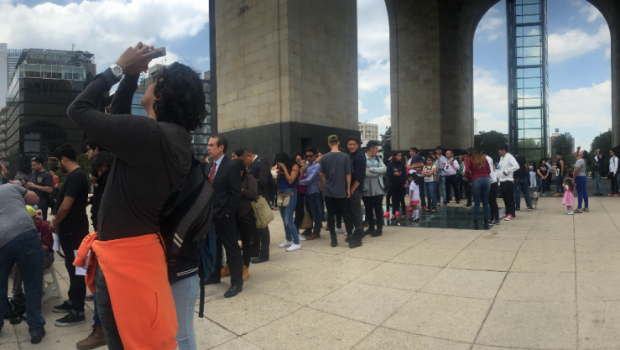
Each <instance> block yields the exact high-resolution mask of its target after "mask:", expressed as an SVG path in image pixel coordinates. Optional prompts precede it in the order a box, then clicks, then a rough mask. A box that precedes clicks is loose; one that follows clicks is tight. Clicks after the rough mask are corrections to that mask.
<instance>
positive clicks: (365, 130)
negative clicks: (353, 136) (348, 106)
mask: <svg viewBox="0 0 620 350" xmlns="http://www.w3.org/2000/svg"><path fill="white" fill-rule="evenodd" d="M358 124H359V131H360V136H361V138H362V140H363V141H370V140H374V141H379V125H377V124H369V123H358Z"/></svg>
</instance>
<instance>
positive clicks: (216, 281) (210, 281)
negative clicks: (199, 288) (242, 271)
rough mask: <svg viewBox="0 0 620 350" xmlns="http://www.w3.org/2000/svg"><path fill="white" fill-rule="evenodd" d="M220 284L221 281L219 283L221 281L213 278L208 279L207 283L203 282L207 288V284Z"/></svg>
mask: <svg viewBox="0 0 620 350" xmlns="http://www.w3.org/2000/svg"><path fill="white" fill-rule="evenodd" d="M220 270H221V268H220ZM221 282H222V281H221V280H219V279H215V278H213V279H212V278H208V279H207V281H206V282H205V285H206V286H207V285H209V284H219V283H221Z"/></svg>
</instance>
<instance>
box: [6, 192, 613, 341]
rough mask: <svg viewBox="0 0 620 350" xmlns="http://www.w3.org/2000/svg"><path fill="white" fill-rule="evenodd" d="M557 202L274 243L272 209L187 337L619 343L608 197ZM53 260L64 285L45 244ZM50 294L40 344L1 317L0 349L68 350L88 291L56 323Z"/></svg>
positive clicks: (79, 332)
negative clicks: (252, 250)
mask: <svg viewBox="0 0 620 350" xmlns="http://www.w3.org/2000/svg"><path fill="white" fill-rule="evenodd" d="M499 202H500V203H501V200H500V201H499ZM560 202H561V198H549V197H547V198H541V199H540V201H539V203H538V209H537V210H535V211H529V212H528V211H521V212H518V213H517V215H518V218H517V220H515V221H512V222H502V224H501V225H500V226H499V227H492V228H491V230H489V231H473V230H455V229H427V228H411V227H393V226H390V227H387V228H386V229H385V231H384V234H383V236H382V237H378V238H371V237H367V238H365V239H364V246H363V247H360V248H357V249H353V250H351V249H349V248H348V247H347V245H346V244H345V243H344V236H342V235H339V242H340V245H339V246H338V247H337V248H331V247H330V245H329V243H330V240H329V238H328V237H329V236H328V235H327V234H324V235H323V238H321V239H319V240H316V241H307V242H302V250H301V251H297V252H292V253H286V252H285V251H284V249H280V248H278V246H277V244H279V243H281V241H283V239H284V233H283V228H282V221H281V220H280V219H279V217H277V219H276V221H275V222H274V223H273V224H272V225H271V226H270V228H271V232H272V247H271V260H270V261H269V262H267V263H263V264H259V265H252V266H250V278H249V279H248V281H247V282H246V283H245V284H244V290H243V292H242V293H241V294H239V295H238V296H237V297H235V298H232V299H224V298H223V294H224V292H225V291H226V289H227V288H228V286H229V282H228V278H227V279H225V280H224V282H223V283H222V284H220V285H215V286H208V287H207V289H206V293H207V304H206V307H205V314H206V318H204V319H198V318H196V324H195V329H196V333H197V339H198V348H199V349H217V350H224V349H226V350H232V349H239V350H254V349H308V350H317V349H390V350H394V349H442V350H443V349H446V350H448V349H449V350H460V349H463V350H467V349H474V350H500V349H506V348H510V349H620V332H619V329H620V293H619V291H620V231H619V229H618V227H620V217H619V216H618V215H616V214H615V213H618V212H619V211H620V199H619V198H607V197H604V198H599V197H593V198H590V209H591V212H590V213H583V214H576V215H575V216H567V215H565V214H564V212H565V208H564V207H562V205H561V204H560ZM522 208H525V206H524V205H522ZM55 268H56V271H57V273H58V275H59V276H60V277H61V278H62V280H61V287H62V289H63V293H66V291H67V288H68V284H67V275H66V272H65V269H64V265H63V262H62V260H61V259H60V258H59V257H58V256H57V261H56V263H55ZM48 277H49V276H48ZM60 302H61V299H55V298H52V299H48V300H47V301H46V302H45V304H44V306H43V312H44V317H45V319H46V321H47V326H46V331H47V336H46V337H45V338H44V339H43V342H42V343H41V344H40V345H32V344H30V342H29V341H30V336H29V335H28V330H27V325H26V324H25V323H22V324H20V325H17V326H12V325H10V324H8V322H6V324H5V327H4V329H3V330H2V332H1V334H0V349H2V350H16V349H45V350H56V349H75V343H76V342H77V341H78V340H80V339H82V338H84V337H86V335H88V333H89V328H90V327H91V325H92V321H91V318H92V314H93V313H92V302H87V307H88V308H89V309H88V311H87V319H88V322H87V323H86V324H83V325H80V326H76V327H69V328H59V327H55V326H54V325H53V322H54V320H55V319H56V318H57V317H58V316H59V315H58V314H53V313H52V306H53V305H54V304H57V303H60ZM196 310H198V307H196ZM138 312H139V311H138Z"/></svg>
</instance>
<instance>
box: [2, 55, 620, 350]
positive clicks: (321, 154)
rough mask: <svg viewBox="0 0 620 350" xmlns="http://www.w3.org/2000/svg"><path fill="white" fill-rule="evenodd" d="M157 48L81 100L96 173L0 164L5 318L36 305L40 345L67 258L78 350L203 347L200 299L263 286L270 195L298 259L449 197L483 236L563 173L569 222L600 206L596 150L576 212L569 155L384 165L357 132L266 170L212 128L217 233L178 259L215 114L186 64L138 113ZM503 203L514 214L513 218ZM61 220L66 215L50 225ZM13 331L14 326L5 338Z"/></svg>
mask: <svg viewBox="0 0 620 350" xmlns="http://www.w3.org/2000/svg"><path fill="white" fill-rule="evenodd" d="M157 54H158V52H157V50H154V49H153V47H152V46H146V45H142V44H141V43H140V44H138V45H137V46H136V47H133V48H129V49H128V50H127V51H125V53H123V55H121V57H120V58H119V59H118V61H117V62H116V63H115V64H114V65H113V66H112V67H110V68H109V69H107V70H106V71H104V72H103V73H101V74H99V75H97V76H96V77H95V79H94V80H93V81H92V83H90V84H89V85H88V87H87V88H86V89H85V90H84V92H83V93H81V94H80V95H79V96H78V97H77V98H76V100H75V101H74V103H73V104H72V105H71V106H70V108H69V110H68V116H69V118H71V119H72V120H73V121H74V122H75V123H76V124H77V125H78V126H79V127H80V128H82V130H84V132H85V133H86V134H87V135H89V137H91V139H89V140H88V141H87V142H86V145H85V148H86V153H87V156H88V159H89V161H90V162H91V166H92V172H91V173H90V174H86V172H85V171H84V169H83V168H82V167H80V166H79V164H78V163H77V153H76V151H75V150H74V149H73V147H72V146H70V145H68V144H67V145H62V146H60V147H58V149H56V150H55V151H54V152H53V157H55V158H56V159H57V160H58V162H57V164H56V165H57V168H55V169H56V170H57V171H60V172H62V174H63V175H64V179H63V181H62V183H61V182H60V179H59V177H58V176H56V174H55V173H53V172H52V171H51V170H50V171H49V172H48V171H46V170H45V169H44V165H43V161H42V160H41V159H39V158H32V161H31V165H32V174H31V175H30V176H27V175H26V174H25V172H20V173H18V174H17V175H16V176H15V177H14V178H13V179H12V180H9V177H8V171H7V169H6V168H5V167H4V166H3V165H2V164H1V163H0V167H2V169H1V170H2V176H1V177H0V179H1V180H2V183H3V184H5V183H8V185H5V186H0V198H1V200H0V309H3V310H6V311H5V317H7V316H8V317H7V318H9V320H10V322H11V323H18V322H21V320H22V318H20V314H23V313H24V312H25V314H26V317H25V319H26V322H27V324H28V326H29V332H30V335H31V342H32V343H33V344H37V343H40V342H41V341H42V339H43V337H44V336H45V328H44V326H45V324H46V322H45V320H44V319H43V317H42V316H41V298H42V288H41V281H42V278H43V271H44V269H47V268H49V267H50V266H51V265H52V263H53V261H54V253H53V251H54V250H58V251H62V252H64V258H65V268H66V270H67V274H68V276H69V286H70V287H69V291H68V299H67V300H65V301H63V303H62V304H59V305H56V306H54V307H53V312H55V313H62V314H65V315H64V316H63V317H60V318H58V319H57V320H56V321H55V325H56V326H58V327H67V326H73V325H77V324H82V323H85V322H86V318H85V312H84V310H85V300H88V299H92V300H93V304H94V317H93V327H92V331H91V333H90V334H89V335H88V336H87V337H86V338H85V339H83V340H81V341H80V342H78V343H77V344H76V347H77V348H78V349H94V348H97V347H100V346H103V345H107V346H108V347H109V348H110V349H113V350H115V349H137V348H140V349H162V350H165V349H174V348H176V347H177V346H178V348H179V349H183V350H192V349H196V340H195V335H194V317H195V313H194V306H195V305H196V300H197V298H198V291H199V288H200V287H202V286H203V285H205V284H206V285H209V284H216V283H221V279H222V277H226V276H230V287H229V288H228V289H227V291H226V292H225V294H224V297H225V298H231V297H234V296H236V295H238V294H239V293H241V292H242V291H243V284H244V282H245V281H246V280H247V279H248V278H249V277H250V272H249V271H250V269H249V268H250V264H260V263H264V262H267V261H269V246H270V241H271V237H270V231H269V225H268V224H264V225H259V224H258V223H257V222H258V221H260V220H262V219H263V218H262V217H259V216H260V215H261V214H259V213H258V212H257V209H256V206H257V203H258V202H259V201H260V200H261V197H262V199H266V202H269V203H271V206H272V207H273V209H274V210H277V211H279V213H280V217H281V219H282V222H283V226H284V231H285V240H284V242H282V243H281V244H280V245H279V247H280V248H282V249H286V251H287V252H295V251H297V250H300V249H301V248H302V242H303V241H309V240H318V239H320V238H321V237H322V231H323V230H326V231H327V232H329V235H330V245H331V246H332V247H336V246H338V245H339V244H340V242H339V238H338V234H339V233H343V234H344V235H345V239H344V240H345V243H347V244H348V247H349V248H351V249H354V248H358V247H360V246H362V245H363V240H364V238H365V237H366V236H370V237H378V236H381V235H382V234H383V227H384V224H385V221H386V220H387V221H391V220H395V221H401V222H402V221H403V220H408V219H410V220H412V221H414V222H415V221H419V220H420V219H421V217H422V215H434V214H435V213H437V212H438V211H440V210H441V209H440V207H441V206H442V205H443V206H447V205H449V204H450V203H451V202H452V201H453V202H454V203H455V204H460V203H461V200H466V204H465V206H467V207H472V206H473V210H472V211H473V217H472V220H473V225H474V226H473V227H474V229H479V228H480V226H482V228H484V229H488V228H489V227H490V226H491V225H499V224H500V220H501V219H504V220H506V221H510V220H513V219H515V217H516V211H519V210H520V204H521V198H520V195H521V193H522V194H523V196H524V199H525V202H526V205H527V209H532V204H531V198H530V192H529V188H530V187H535V186H537V187H538V192H540V193H541V194H542V195H544V192H545V190H546V189H548V187H549V186H550V183H551V174H552V173H553V172H555V178H556V188H557V193H556V194H555V196H563V201H562V202H563V204H564V205H566V206H567V209H568V211H567V214H573V213H575V212H576V213H579V212H581V211H582V210H583V211H586V212H587V211H588V210H589V209H588V195H587V193H586V190H585V187H586V182H587V177H586V173H585V172H586V166H587V165H589V162H590V156H589V154H588V152H586V151H579V150H578V152H577V154H576V158H577V162H576V164H575V167H574V168H575V170H574V173H575V175H576V176H575V177H574V186H575V187H576V190H577V193H578V202H579V203H578V208H577V209H576V210H574V211H573V209H572V206H573V205H574V204H575V203H574V198H571V196H572V190H573V181H572V180H571V179H569V178H568V176H567V175H568V171H569V169H568V167H567V166H566V164H565V162H564V160H563V159H562V157H561V155H558V156H557V160H556V163H555V164H553V165H551V160H550V159H548V160H541V161H540V162H539V165H538V166H537V165H536V164H535V163H534V162H530V164H529V166H528V165H527V164H526V160H525V158H524V157H522V156H519V155H514V156H513V155H512V154H511V153H510V152H509V148H508V146H507V145H499V146H498V150H497V152H498V155H499V156H500V157H501V158H500V160H499V162H497V163H495V162H494V161H493V159H492V158H491V155H488V154H485V153H483V152H479V151H477V150H476V149H473V148H470V149H468V150H466V152H464V153H463V154H461V155H456V154H455V153H454V151H453V150H445V152H444V149H443V148H442V147H441V146H438V147H436V149H435V150H434V151H433V152H429V153H428V154H425V155H426V157H423V155H422V154H420V152H419V150H418V149H417V148H415V147H412V148H411V149H410V150H409V152H408V156H406V155H404V154H403V153H401V152H398V151H395V152H393V153H392V154H390V155H389V158H388V157H386V156H384V157H380V156H379V144H378V142H376V141H369V142H368V143H367V144H366V145H365V146H364V147H362V143H361V140H360V139H359V138H358V137H357V136H350V137H349V138H348V139H347V140H346V144H342V145H341V140H340V139H339V137H338V136H337V135H332V136H329V137H328V139H327V140H325V141H326V143H325V144H324V145H322V144H320V145H317V146H318V147H314V146H312V147H308V148H306V150H305V152H303V153H297V154H293V155H292V156H289V155H288V154H285V153H280V154H277V155H276V156H275V157H274V159H273V161H272V162H269V161H268V160H267V159H266V158H263V157H261V156H260V155H257V154H255V153H254V152H253V151H252V150H251V149H249V148H243V147H241V148H237V149H234V150H233V151H232V152H231V153H230V156H228V155H227V153H228V150H229V145H228V141H227V140H226V138H225V137H224V136H222V135H213V136H212V137H211V138H210V140H209V143H208V147H207V150H208V155H209V158H208V159H206V160H205V161H206V162H205V163H203V164H201V165H199V172H200V173H201V174H202V175H201V177H202V180H204V183H205V184H204V186H206V188H207V189H212V191H211V192H210V193H211V195H210V198H209V206H208V207H209V212H208V213H209V214H208V216H209V219H210V220H209V222H211V219H212V225H211V224H209V225H207V226H208V227H209V230H208V232H209V233H208V234H205V235H204V236H202V237H199V238H201V239H197V240H196V241H193V240H192V241H191V242H192V243H191V244H190V245H189V248H188V249H185V250H182V251H181V253H180V254H178V255H175V256H174V259H171V258H170V255H169V251H170V244H176V245H177V246H182V247H187V244H186V243H185V242H184V239H185V240H186V241H187V240H189V239H188V238H187V237H181V236H179V235H178V234H176V233H175V234H174V236H172V237H167V236H164V235H163V233H162V231H163V230H162V224H161V223H162V221H161V220H162V217H167V216H164V215H163V214H162V213H164V212H166V213H168V208H169V204H170V203H176V202H178V200H180V198H182V193H183V192H182V189H183V188H184V186H185V185H186V183H187V182H188V181H189V180H188V178H189V175H188V174H190V175H191V174H192V170H193V169H194V167H196V166H197V165H196V162H195V160H194V159H193V156H192V153H191V151H190V150H191V135H190V131H192V130H195V129H196V128H197V127H198V126H199V125H201V124H202V122H203V120H204V118H205V117H206V115H207V114H206V110H205V97H204V92H203V87H202V83H201V82H200V80H199V79H198V77H197V76H196V74H195V73H194V71H192V70H191V69H190V68H189V67H187V66H184V65H182V64H178V63H174V64H172V65H170V66H169V67H166V68H164V69H162V70H161V71H159V72H158V73H157V76H156V77H155V79H154V83H153V84H151V85H150V86H149V87H148V89H147V91H146V93H145V94H144V97H143V98H142V101H141V102H142V105H143V106H144V108H145V109H146V112H147V117H146V118H145V117H141V116H134V115H130V111H131V103H132V98H133V94H134V92H135V90H136V87H137V84H138V77H139V73H140V72H141V71H143V70H144V69H145V68H146V67H147V66H148V63H149V62H150V61H151V59H152V58H153V57H155V55H157ZM119 81H120V84H119V86H118V89H117V90H116V92H115V94H114V98H113V101H112V104H111V106H110V109H109V113H103V112H100V111H98V110H97V108H96V106H98V105H99V102H100V101H101V99H102V98H103V97H104V94H105V93H107V92H108V91H109V90H110V88H111V87H112V86H114V85H115V84H117V83H118V82H119ZM240 146H242V145H240ZM322 146H328V147H329V149H327V148H324V149H320V147H322ZM345 146H346V147H345ZM610 156H611V157H610V163H609V167H608V170H609V173H610V178H611V179H612V181H611V182H612V191H611V194H610V196H616V197H617V196H618V178H619V177H616V172H617V170H618V163H617V161H618V158H617V157H615V155H614V153H613V151H611V152H610ZM384 158H387V159H384ZM594 159H595V160H596V169H597V170H596V173H595V179H596V181H597V195H598V194H601V193H602V187H601V188H600V190H599V186H598V185H599V182H600V179H601V178H602V177H603V176H604V174H603V168H604V167H605V161H604V160H603V157H602V155H601V154H600V151H597V152H596V154H595V156H594ZM87 175H88V176H87ZM565 177H566V180H565V179H564V178H565ZM207 183H208V184H207ZM91 187H92V196H91V197H90V198H89V193H90V192H91V191H90V189H91ZM201 188H202V187H201ZM179 191H181V192H179ZM569 193H570V195H569ZM498 195H499V197H501V198H502V199H503V201H504V206H505V208H506V209H505V213H504V214H503V215H502V216H500V212H499V206H498V203H497V198H498ZM407 197H408V199H409V203H407V202H406V198H407ZM183 198H184V197H183ZM582 201H583V202H585V207H583V209H582ZM196 203H197V202H196ZM384 203H385V207H386V209H385V210H384V209H383V207H384ZM192 205H197V204H192ZM89 207H90V214H91V217H90V219H91V220H90V221H91V222H92V225H93V227H92V229H91V227H89V218H88V215H87V208H89ZM480 207H482V211H483V213H482V220H480V216H481V214H480ZM190 209H191V208H190ZM188 211H192V210H188ZM48 212H51V214H52V215H53V217H52V218H51V220H50V221H49V223H48V220H47V219H48V218H47V215H48ZM420 212H423V213H424V214H422V215H421V214H420ZM325 217H326V219H327V224H326V226H323V221H324V218H325ZM342 221H344V226H345V228H344V230H343V229H342ZM183 222H184V221H183ZM365 226H366V227H367V229H366V230H365ZM89 232H91V233H89ZM52 233H55V238H53V235H52ZM211 233H213V234H214V235H215V236H216V237H217V240H216V242H217V243H216V246H215V249H213V250H210V249H211V248H213V247H211V246H209V243H208V242H209V235H210V234H211ZM239 241H241V244H239ZM170 242H174V243H170ZM173 246H174V245H173ZM209 252H212V255H214V259H213V262H214V263H213V265H214V266H212V268H211V269H210V270H209V269H208V268H206V267H205V264H204V261H205V260H204V256H205V254H207V255H208V254H209ZM201 271H202V272H201ZM201 273H204V274H205V276H200V274H201ZM10 274H11V275H12V277H13V280H14V282H13V285H14V288H13V290H12V293H13V298H12V299H11V300H10V301H9V300H7V298H6V297H4V295H5V294H7V289H8V278H9V275H10ZM199 276H200V278H199ZM203 278H204V279H203ZM22 284H23V290H22V288H21V286H22ZM87 289H88V290H90V291H91V292H92V296H90V295H88V296H87ZM136 310H139V312H136ZM3 325H4V321H2V323H0V329H1V328H2V326H3Z"/></svg>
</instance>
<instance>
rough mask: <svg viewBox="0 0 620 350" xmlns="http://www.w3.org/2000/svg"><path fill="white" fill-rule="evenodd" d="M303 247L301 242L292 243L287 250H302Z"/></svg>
mask: <svg viewBox="0 0 620 350" xmlns="http://www.w3.org/2000/svg"><path fill="white" fill-rule="evenodd" d="M300 249H301V244H295V243H293V244H291V246H290V247H288V249H287V250H286V251H287V252H293V251H295V250H300Z"/></svg>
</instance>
